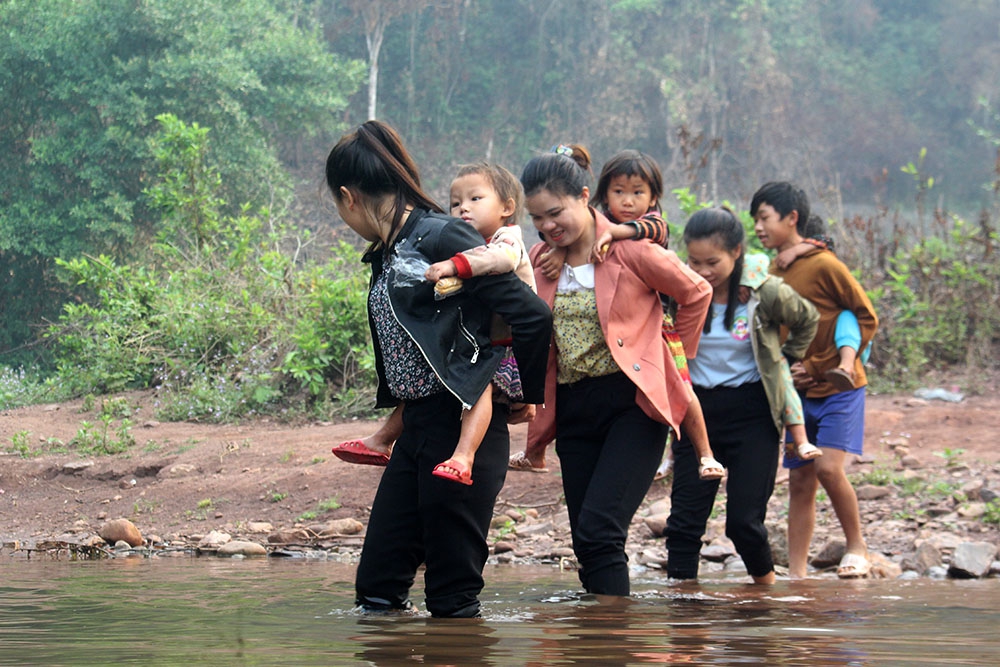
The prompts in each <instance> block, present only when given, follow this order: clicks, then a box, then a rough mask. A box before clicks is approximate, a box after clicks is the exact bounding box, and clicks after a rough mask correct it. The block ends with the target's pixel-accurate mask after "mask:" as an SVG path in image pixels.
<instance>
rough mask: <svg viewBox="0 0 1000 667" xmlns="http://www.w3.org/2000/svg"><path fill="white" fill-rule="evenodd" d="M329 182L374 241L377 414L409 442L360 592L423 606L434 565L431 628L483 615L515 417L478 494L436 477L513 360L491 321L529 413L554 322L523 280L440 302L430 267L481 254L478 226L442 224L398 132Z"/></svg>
mask: <svg viewBox="0 0 1000 667" xmlns="http://www.w3.org/2000/svg"><path fill="white" fill-rule="evenodd" d="M326 182H327V185H328V186H329V188H330V191H331V193H332V194H333V197H334V201H335V202H336V205H337V211H338V212H339V213H340V216H341V218H343V220H344V222H346V223H347V225H348V226H349V227H350V228H351V229H353V230H354V231H355V232H357V233H358V234H359V235H361V236H362V237H363V238H364V239H365V240H367V241H369V242H370V243H371V244H372V246H371V248H370V249H369V251H368V252H367V253H366V255H365V259H366V261H368V262H370V263H371V266H372V280H371V284H370V287H369V293H368V314H369V323H370V325H371V334H372V340H373V343H374V348H375V368H376V371H377V373H378V379H379V383H378V395H377V406H378V407H394V406H396V405H397V404H399V403H400V402H402V403H403V408H402V413H401V414H400V415H399V417H400V418H401V422H402V431H401V433H400V435H399V438H398V439H397V440H396V443H395V445H394V447H393V452H392V456H391V457H390V458H389V461H388V465H387V466H386V469H385V472H384V474H383V475H382V480H381V482H380V484H379V488H378V491H377V492H376V494H375V500H374V502H373V504H372V509H371V515H370V518H369V522H368V527H367V531H366V534H365V541H364V546H363V547H362V551H361V561H360V562H359V564H358V571H357V578H356V582H355V588H356V595H357V603H358V605H360V606H361V607H362V608H363V609H365V610H407V609H410V608H411V603H410V599H409V598H410V595H409V591H410V587H411V586H412V585H413V580H414V577H415V575H416V572H417V569H418V568H419V567H420V565H421V564H425V565H426V571H425V574H424V582H425V603H426V606H427V609H428V611H430V613H431V614H432V615H433V616H441V617H470V616H478V615H479V614H480V605H479V593H480V591H481V590H482V588H483V577H482V571H483V566H484V564H485V563H486V558H487V556H488V555H489V546H488V545H487V542H486V536H487V534H488V531H489V526H490V520H491V519H492V516H493V506H494V503H495V502H496V497H497V494H498V493H499V491H500V489H501V487H502V486H503V482H504V477H505V473H506V464H507V458H508V454H509V436H508V432H507V423H506V410H505V409H497V410H494V411H493V415H492V419H491V421H490V424H489V427H488V429H487V431H486V434H485V437H484V438H483V440H482V445H481V446H480V449H479V452H478V453H477V457H476V481H477V483H476V484H475V485H473V486H461V485H456V484H454V483H452V482H450V481H447V480H443V479H441V478H440V477H437V476H434V475H433V474H432V470H433V469H434V467H435V466H436V465H437V464H438V463H440V462H441V461H442V460H444V459H446V458H447V457H448V456H450V455H451V453H452V452H453V450H454V448H455V446H456V445H457V443H458V440H459V434H460V431H461V423H462V417H461V416H462V411H463V409H467V408H469V407H471V406H472V405H474V404H475V403H476V402H477V401H478V400H479V398H480V396H481V395H482V393H483V391H484V390H485V388H486V386H487V385H488V384H489V383H490V381H491V380H492V378H493V375H494V373H495V371H496V369H497V366H498V364H499V363H500V360H501V358H502V357H503V348H501V347H494V346H491V345H490V329H491V324H492V321H493V314H494V313H496V314H498V315H500V316H501V317H502V318H503V319H504V321H506V322H507V324H509V325H510V327H511V331H512V339H513V340H512V347H513V350H514V356H515V357H516V358H517V362H518V368H519V369H520V371H521V382H522V387H523V394H524V399H525V401H527V402H529V403H536V402H540V401H541V400H542V398H543V383H542V381H541V378H542V374H543V372H544V371H543V369H544V366H545V361H544V359H545V355H546V353H547V349H548V344H549V338H550V332H551V313H550V312H549V310H548V309H547V308H546V306H545V304H544V303H543V302H542V301H540V300H539V299H538V297H537V296H535V295H534V294H533V293H532V291H531V289H530V288H529V287H528V286H527V285H525V284H524V283H523V282H522V281H520V280H518V278H517V277H516V276H515V275H514V274H513V273H504V274H500V275H495V276H484V277H482V278H475V279H471V280H468V281H466V283H465V285H464V286H463V289H462V292H461V293H459V294H456V295H455V296H453V297H450V298H448V299H444V300H435V298H434V287H433V285H432V284H431V283H430V282H428V281H426V280H424V279H423V275H418V276H417V279H416V280H413V279H412V277H411V276H408V275H407V274H406V272H405V271H404V268H406V266H407V265H408V264H410V263H411V261H410V260H413V259H416V260H419V261H420V262H422V263H423V265H424V269H426V266H427V265H430V264H432V263H434V262H439V261H443V260H446V259H449V258H451V257H454V256H455V255H456V254H457V253H460V252H462V251H463V250H468V249H470V248H474V247H476V246H479V245H482V237H481V236H480V235H479V234H478V233H477V232H476V231H475V230H474V229H473V228H472V227H471V226H469V225H468V224H466V223H465V222H462V221H461V220H459V219H457V218H451V217H448V216H446V215H444V214H443V213H442V212H441V209H440V207H438V206H437V204H435V203H434V201H433V200H432V199H431V198H430V197H428V196H427V195H426V194H425V193H424V192H423V190H422V188H421V186H420V178H419V175H418V173H417V168H416V166H415V165H414V163H413V160H412V158H411V157H410V155H409V153H408V152H407V151H406V149H405V148H404V147H403V144H402V141H401V140H400V138H399V136H398V135H397V134H396V132H395V131H394V130H393V129H392V128H390V127H389V126H387V125H385V124H383V123H380V122H379V121H368V122H366V123H364V124H362V125H361V126H360V127H358V128H357V129H356V130H355V131H353V132H351V133H349V134H347V135H344V136H343V137H342V138H341V139H340V141H339V142H337V145H336V146H334V148H333V150H331V151H330V155H329V156H328V157H327V161H326Z"/></svg>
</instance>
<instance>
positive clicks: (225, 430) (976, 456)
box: [0, 387, 1000, 545]
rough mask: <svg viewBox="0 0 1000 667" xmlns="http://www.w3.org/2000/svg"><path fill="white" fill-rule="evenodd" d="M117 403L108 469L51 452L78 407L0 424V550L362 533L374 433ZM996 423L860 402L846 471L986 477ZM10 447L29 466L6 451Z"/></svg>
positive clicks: (141, 400) (960, 410)
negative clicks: (256, 525)
mask: <svg viewBox="0 0 1000 667" xmlns="http://www.w3.org/2000/svg"><path fill="white" fill-rule="evenodd" d="M125 398H126V399H127V400H128V403H129V405H131V406H132V408H133V410H134V416H133V418H132V421H133V426H132V429H131V430H132V434H133V435H134V437H135V440H136V444H135V445H133V446H132V447H131V449H130V450H129V451H128V452H127V453H125V454H119V455H114V456H99V457H93V456H90V457H81V456H80V455H78V454H77V453H75V452H72V451H67V450H66V448H65V447H62V449H63V451H62V452H59V451H58V450H59V449H60V445H59V443H69V442H70V441H71V440H72V439H73V437H74V435H75V434H76V433H77V432H78V431H79V430H80V428H81V423H82V422H84V421H89V422H91V423H94V422H97V421H98V420H97V417H96V410H95V409H93V408H92V409H91V410H90V411H89V412H88V411H84V410H83V407H82V406H83V403H82V402H80V401H76V402H70V403H63V404H54V405H39V406H33V407H27V408H19V409H14V410H9V411H6V412H3V413H0V453H2V454H0V540H2V543H10V542H12V541H14V540H18V541H20V542H21V543H22V544H23V543H26V542H27V543H29V544H30V543H32V542H37V541H40V540H44V539H52V538H56V537H57V536H63V537H65V536H66V535H67V534H84V533H90V534H93V533H95V532H96V531H97V530H98V528H99V526H101V525H102V524H103V523H105V522H106V521H108V520H111V519H117V518H127V519H129V520H130V521H132V522H133V523H134V524H135V525H136V526H137V527H138V528H139V530H140V531H142V533H143V535H144V536H147V537H148V536H152V535H156V536H158V537H160V538H162V539H164V540H168V541H178V540H179V541H182V542H184V541H187V542H188V543H190V541H191V540H192V539H195V540H196V539H197V537H198V536H200V535H204V534H206V533H208V532H209V531H211V530H221V531H224V532H228V533H230V534H232V535H233V536H234V537H235V536H237V535H240V534H244V535H245V534H246V533H247V532H248V526H249V525H250V524H251V522H267V523H269V524H271V525H272V526H273V528H274V529H275V530H283V529H289V528H293V527H295V526H300V527H301V526H308V525H310V524H313V525H315V524H317V523H321V522H328V521H330V520H333V519H338V518H355V519H357V520H359V521H360V522H362V523H365V522H366V520H367V515H368V508H369V506H370V504H371V501H372V498H373V495H374V492H375V488H376V485H377V483H378V480H379V475H380V474H381V469H380V468H376V467H371V466H358V465H352V464H348V463H345V462H342V461H340V460H338V459H337V458H335V457H334V456H333V455H332V454H331V453H330V447H331V446H332V445H333V444H335V443H337V442H340V441H342V440H345V439H348V438H353V437H357V436H361V435H366V434H368V433H370V432H371V431H372V430H373V428H374V425H373V424H372V423H370V422H362V421H353V422H348V423H336V424H335V423H312V424H305V425H300V426H289V425H282V424H277V423H273V422H268V421H266V420H263V421H256V422H252V423H245V424H239V425H212V424H200V423H166V422H159V421H156V419H155V416H154V414H153V411H152V408H151V405H152V403H153V400H154V397H153V396H152V394H151V393H132V394H128V395H126V396H125ZM998 413H1000V394H998V392H997V391H996V388H995V387H994V388H993V389H992V390H990V391H988V392H986V394H985V395H983V396H977V397H970V398H966V399H965V400H964V401H962V402H961V403H949V402H943V401H940V400H927V401H925V400H918V399H915V398H914V397H913V396H911V395H869V398H868V410H867V422H866V424H867V425H866V438H865V451H866V459H868V460H866V461H861V462H857V461H855V462H852V463H851V464H850V465H851V471H852V472H854V471H859V470H864V469H870V468H871V467H872V466H883V467H886V468H894V469H900V467H901V464H900V458H901V457H900V454H901V452H896V451H894V450H895V449H898V447H899V446H901V445H902V446H905V447H906V448H907V449H908V451H909V455H910V456H912V457H915V458H914V459H911V461H910V464H909V465H910V467H919V468H923V469H926V470H937V471H940V474H941V475H947V474H949V469H946V466H947V465H948V464H949V463H950V464H952V465H954V464H955V462H956V460H958V461H961V462H969V463H970V464H974V466H973V468H974V469H979V470H982V469H990V470H992V472H993V476H994V477H996V476H997V475H996V473H997V471H1000V466H998V465H997V464H998V463H1000V447H998V446H997V443H998V442H1000V419H998V418H997V415H998ZM525 432H526V428H525V427H524V426H518V427H514V428H512V435H511V448H512V451H514V450H516V449H519V448H523V445H524V439H525ZM17 443H21V445H22V447H21V449H23V448H24V446H25V445H26V446H27V448H28V449H29V450H30V455H29V456H23V455H22V454H21V453H19V452H18V451H15V450H16V449H17V448H16V447H15V445H16V444H17ZM872 459H873V460H872ZM549 465H550V468H551V469H552V472H551V473H549V474H531V473H523V472H511V473H510V474H509V475H508V477H507V483H506V485H505V486H504V488H503V491H502V492H501V494H500V498H499V502H498V506H497V512H498V513H500V512H503V511H504V510H505V509H510V508H519V509H521V510H525V509H530V508H534V509H535V510H537V512H538V513H539V515H541V516H543V517H544V516H552V517H556V516H560V517H561V516H562V515H564V514H565V509H564V507H563V506H562V504H561V503H560V496H561V486H560V477H559V475H558V459H557V458H556V456H555V455H554V452H551V451H550V453H549ZM785 479H787V476H785ZM782 481H783V480H782V476H781V475H780V473H779V484H780V483H781V482H782ZM666 493H667V491H666V486H665V485H664V484H662V483H654V485H653V487H652V488H651V490H650V493H649V496H648V498H647V500H649V501H653V500H657V499H659V498H662V497H663V496H664V495H666ZM876 502H877V501H876ZM331 508H332V509H331ZM256 539H257V540H258V541H262V540H263V539H265V537H264V536H262V535H258V536H257V537H256ZM352 539H353V544H355V545H356V544H359V543H360V538H358V537H356V536H355V537H353V538H347V539H346V543H352V542H351V540H352Z"/></svg>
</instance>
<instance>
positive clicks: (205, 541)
mask: <svg viewBox="0 0 1000 667" xmlns="http://www.w3.org/2000/svg"><path fill="white" fill-rule="evenodd" d="M232 539H233V538H232V536H231V535H229V534H228V533H223V532H220V531H218V530H213V531H211V532H210V533H209V534H208V535H206V536H204V537H203V538H201V540H199V541H198V548H199V549H217V548H219V547H221V546H222V545H223V544H226V543H227V542H229V541H230V540H232Z"/></svg>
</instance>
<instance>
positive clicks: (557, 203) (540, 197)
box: [524, 188, 591, 248]
mask: <svg viewBox="0 0 1000 667" xmlns="http://www.w3.org/2000/svg"><path fill="white" fill-rule="evenodd" d="M589 197H590V191H589V188H584V189H583V192H582V193H581V196H579V197H574V196H569V195H557V194H555V193H553V192H552V191H550V190H539V191H538V192H536V193H534V194H533V195H531V196H530V197H527V198H526V199H525V201H524V204H525V208H526V209H527V210H528V215H529V216H531V222H532V223H534V225H535V229H537V230H538V231H539V232H541V233H542V234H544V235H545V239H546V240H547V241H548V242H549V243H550V244H552V245H555V246H558V247H560V248H566V247H569V246H571V245H573V243H574V242H576V241H577V240H579V238H580V236H581V235H582V234H583V232H584V228H585V225H587V224H588V223H590V222H591V216H590V209H589V208H588V206H587V200H588V199H589Z"/></svg>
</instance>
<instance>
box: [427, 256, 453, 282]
mask: <svg viewBox="0 0 1000 667" xmlns="http://www.w3.org/2000/svg"><path fill="white" fill-rule="evenodd" d="M457 275H458V269H457V268H456V267H455V262H453V261H451V260H450V259H446V260H445V261H443V262H434V263H433V264H431V265H430V266H429V267H427V271H425V272H424V278H426V279H427V280H429V281H431V282H432V283H436V282H437V281H439V280H441V279H442V278H450V277H451V276H457Z"/></svg>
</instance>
